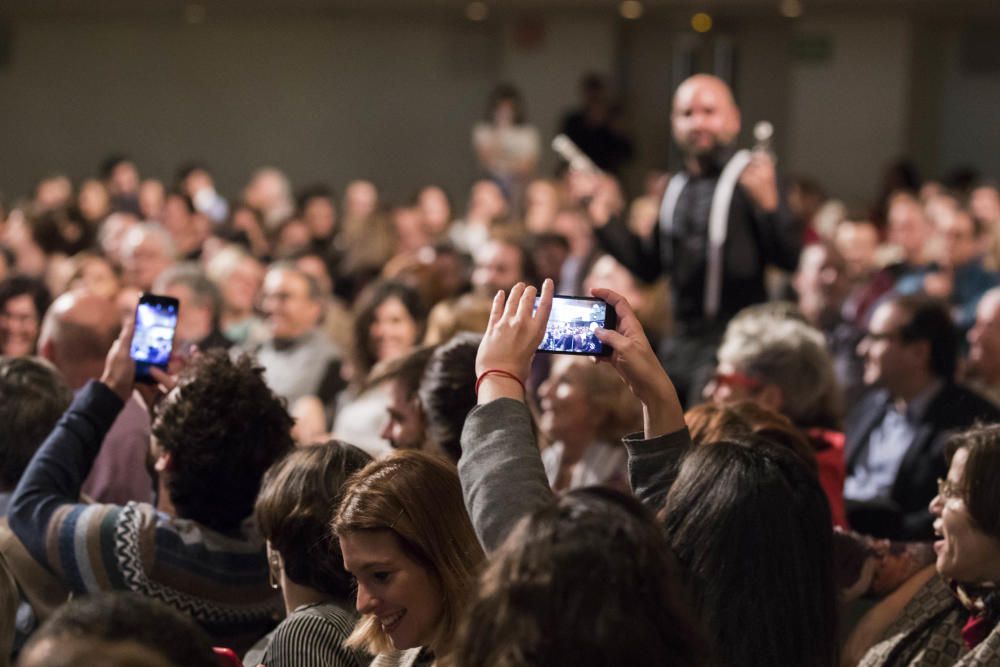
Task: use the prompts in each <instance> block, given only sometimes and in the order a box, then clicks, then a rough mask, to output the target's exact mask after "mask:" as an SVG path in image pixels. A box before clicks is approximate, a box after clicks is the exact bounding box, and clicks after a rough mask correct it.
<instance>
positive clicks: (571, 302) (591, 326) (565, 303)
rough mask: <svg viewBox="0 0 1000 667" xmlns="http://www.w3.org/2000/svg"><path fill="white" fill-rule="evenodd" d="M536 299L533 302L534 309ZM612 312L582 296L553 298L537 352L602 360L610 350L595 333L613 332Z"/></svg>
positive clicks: (596, 300)
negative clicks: (592, 357)
mask: <svg viewBox="0 0 1000 667" xmlns="http://www.w3.org/2000/svg"><path fill="white" fill-rule="evenodd" d="M539 300H540V299H535V307H536V308H537V307H538V302H539ZM616 323H617V318H616V313H615V310H614V308H609V307H608V304H607V302H606V301H603V300H601V299H596V298H592V297H586V296H563V295H559V294H557V295H555V296H554V297H553V298H552V311H551V313H550V314H549V319H548V322H547V324H546V326H545V336H544V337H543V338H542V342H541V344H540V345H539V346H538V351H539V352H548V353H551V354H573V355H578V356H596V357H606V356H608V355H610V354H611V347H610V346H609V345H607V344H605V343H603V342H602V341H601V339H600V338H598V337H597V330H598V329H614V328H615V325H616Z"/></svg>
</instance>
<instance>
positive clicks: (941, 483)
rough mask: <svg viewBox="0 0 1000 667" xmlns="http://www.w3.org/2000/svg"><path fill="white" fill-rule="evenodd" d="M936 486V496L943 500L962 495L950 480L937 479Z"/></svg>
mask: <svg viewBox="0 0 1000 667" xmlns="http://www.w3.org/2000/svg"><path fill="white" fill-rule="evenodd" d="M937 486H938V495H939V496H941V497H942V498H944V499H945V500H951V499H952V498H959V497H961V495H962V494H961V493H960V492H959V489H958V485H956V484H955V483H954V482H952V481H951V480H947V479H941V478H938V481H937Z"/></svg>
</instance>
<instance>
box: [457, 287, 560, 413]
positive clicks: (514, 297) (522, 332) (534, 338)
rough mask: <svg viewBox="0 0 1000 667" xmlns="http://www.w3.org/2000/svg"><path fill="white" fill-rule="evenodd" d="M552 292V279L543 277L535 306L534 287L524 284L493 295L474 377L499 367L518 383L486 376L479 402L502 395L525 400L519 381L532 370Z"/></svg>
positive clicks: (523, 379)
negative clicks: (540, 292) (507, 292)
mask: <svg viewBox="0 0 1000 667" xmlns="http://www.w3.org/2000/svg"><path fill="white" fill-rule="evenodd" d="M554 291H555V289H554V287H553V284H552V281H551V280H550V279H546V280H545V282H544V283H542V296H541V301H540V303H539V305H538V307H537V308H536V307H535V294H536V293H537V292H536V290H535V288H534V287H528V286H526V285H525V284H524V283H518V284H517V285H514V287H513V288H512V289H511V290H510V294H509V295H505V294H504V292H503V290H501V291H499V292H497V295H496V296H495V297H493V307H492V309H491V310H490V321H489V324H487V325H486V332H485V333H484V334H483V340H482V342H481V343H480V344H479V351H478V352H477V353H476V377H477V378H478V377H481V376H483V374H484V373H486V372H487V371H490V370H499V371H503V372H504V374H507V373H509V374H510V375H513V376H514V377H516V378H517V382H515V381H513V380H510V379H509V378H504V377H502V376H500V375H499V374H498V375H491V376H489V377H488V378H487V380H488V381H487V382H486V383H484V384H483V385H482V387H481V388H480V391H479V402H480V403H481V404H482V403H488V402H489V401H491V400H493V399H495V398H501V397H508V398H514V399H516V400H522V401H523V400H524V393H523V389H522V387H521V386H518V383H521V384H523V383H524V382H525V381H526V380H527V378H528V374H529V373H530V371H531V360H532V358H533V357H534V356H535V350H536V348H537V347H538V344H539V343H540V342H541V340H542V337H543V336H544V335H545V323H546V321H548V315H549V309H550V308H551V307H552V293H553V292H554Z"/></svg>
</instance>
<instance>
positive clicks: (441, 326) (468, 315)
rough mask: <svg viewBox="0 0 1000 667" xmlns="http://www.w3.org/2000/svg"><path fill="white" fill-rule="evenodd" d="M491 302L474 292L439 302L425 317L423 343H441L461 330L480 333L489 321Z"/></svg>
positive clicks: (484, 329)
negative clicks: (425, 324)
mask: <svg viewBox="0 0 1000 667" xmlns="http://www.w3.org/2000/svg"><path fill="white" fill-rule="evenodd" d="M491 304H492V299H485V298H482V297H480V296H477V295H476V294H463V295H462V296H460V297H458V298H457V299H455V300H454V301H441V302H439V303H438V304H437V305H435V306H434V308H433V309H432V310H431V312H430V315H428V317H427V333H426V335H425V336H424V344H426V345H436V344H438V343H443V342H445V341H447V340H451V338H452V337H454V336H455V334H457V333H459V332H462V331H468V332H471V333H476V334H482V333H483V332H484V331H486V325H487V324H489V321H490V306H491Z"/></svg>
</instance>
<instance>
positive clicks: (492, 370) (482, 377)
mask: <svg viewBox="0 0 1000 667" xmlns="http://www.w3.org/2000/svg"><path fill="white" fill-rule="evenodd" d="M489 375H500V376H502V377H505V378H510V379H511V380H513V381H514V382H516V383H518V384H519V385H521V391H523V392H524V393H525V394H527V393H528V392H527V390H526V389H525V388H524V382H522V381H521V378H519V377H517V376H516V375H514V374H513V373H508V372H507V371H504V370H500V369H499V368H487V369H486V370H485V371H483V373H482V375H480V376H479V377H478V378H476V396H479V385H481V384H482V383H483V380H485V379H486V377H487V376H489Z"/></svg>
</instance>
